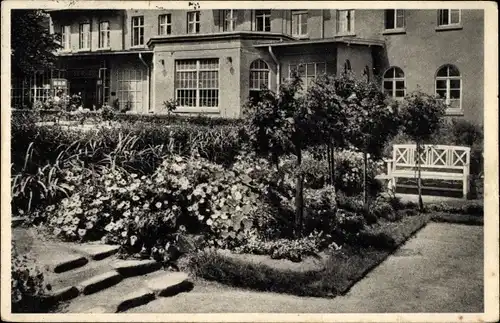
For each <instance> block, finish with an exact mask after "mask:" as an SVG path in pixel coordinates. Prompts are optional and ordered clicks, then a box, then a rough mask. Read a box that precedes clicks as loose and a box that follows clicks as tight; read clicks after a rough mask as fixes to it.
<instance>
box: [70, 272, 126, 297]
mask: <svg viewBox="0 0 500 323" xmlns="http://www.w3.org/2000/svg"><path fill="white" fill-rule="evenodd" d="M122 279H123V278H122V276H121V275H120V274H119V273H118V272H117V271H115V270H112V271H108V272H106V273H104V274H100V275H98V276H94V277H92V278H90V279H87V280H85V281H83V282H81V283H79V284H78V286H77V288H78V290H79V291H80V293H81V294H83V295H88V294H92V293H96V292H98V291H101V290H103V289H105V288H108V287H110V286H113V285H116V284H118V283H119V282H120V281H121V280H122Z"/></svg>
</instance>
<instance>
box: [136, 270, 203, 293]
mask: <svg viewBox="0 0 500 323" xmlns="http://www.w3.org/2000/svg"><path fill="white" fill-rule="evenodd" d="M187 279H188V275H187V274H186V273H183V272H171V273H165V274H164V275H162V276H160V277H155V278H151V279H149V280H147V281H146V282H145V285H146V287H147V288H149V289H150V290H152V291H153V292H154V293H155V294H157V295H159V296H173V295H176V294H179V293H182V292H185V291H189V290H191V289H192V288H193V284H192V283H191V282H189V281H188V280H187Z"/></svg>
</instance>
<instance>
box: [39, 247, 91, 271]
mask: <svg viewBox="0 0 500 323" xmlns="http://www.w3.org/2000/svg"><path fill="white" fill-rule="evenodd" d="M88 262H89V260H88V259H87V258H85V257H83V256H82V255H79V254H76V253H70V252H58V253H55V254H53V255H52V257H51V259H50V260H49V261H48V263H47V265H48V267H49V270H51V271H53V272H55V273H62V272H65V271H69V270H72V269H75V268H78V267H82V266H85V265H86V264H87V263H88Z"/></svg>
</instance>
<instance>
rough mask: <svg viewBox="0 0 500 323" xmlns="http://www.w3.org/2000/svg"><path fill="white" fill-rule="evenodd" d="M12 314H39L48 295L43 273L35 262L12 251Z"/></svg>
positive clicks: (14, 250)
mask: <svg viewBox="0 0 500 323" xmlns="http://www.w3.org/2000/svg"><path fill="white" fill-rule="evenodd" d="M11 273H12V276H11V301H12V312H15V313H19V312H38V311H40V310H41V308H40V307H41V306H42V301H43V299H44V295H45V294H46V290H45V286H44V283H43V281H44V277H43V272H42V271H41V270H40V269H39V268H38V267H36V266H35V261H34V260H33V259H31V258H29V257H28V256H26V255H19V254H18V253H17V251H16V249H15V248H13V249H12V267H11Z"/></svg>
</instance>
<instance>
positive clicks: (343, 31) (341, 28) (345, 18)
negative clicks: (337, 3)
mask: <svg viewBox="0 0 500 323" xmlns="http://www.w3.org/2000/svg"><path fill="white" fill-rule="evenodd" d="M353 33H354V10H337V34H338V35H349V34H353Z"/></svg>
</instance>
